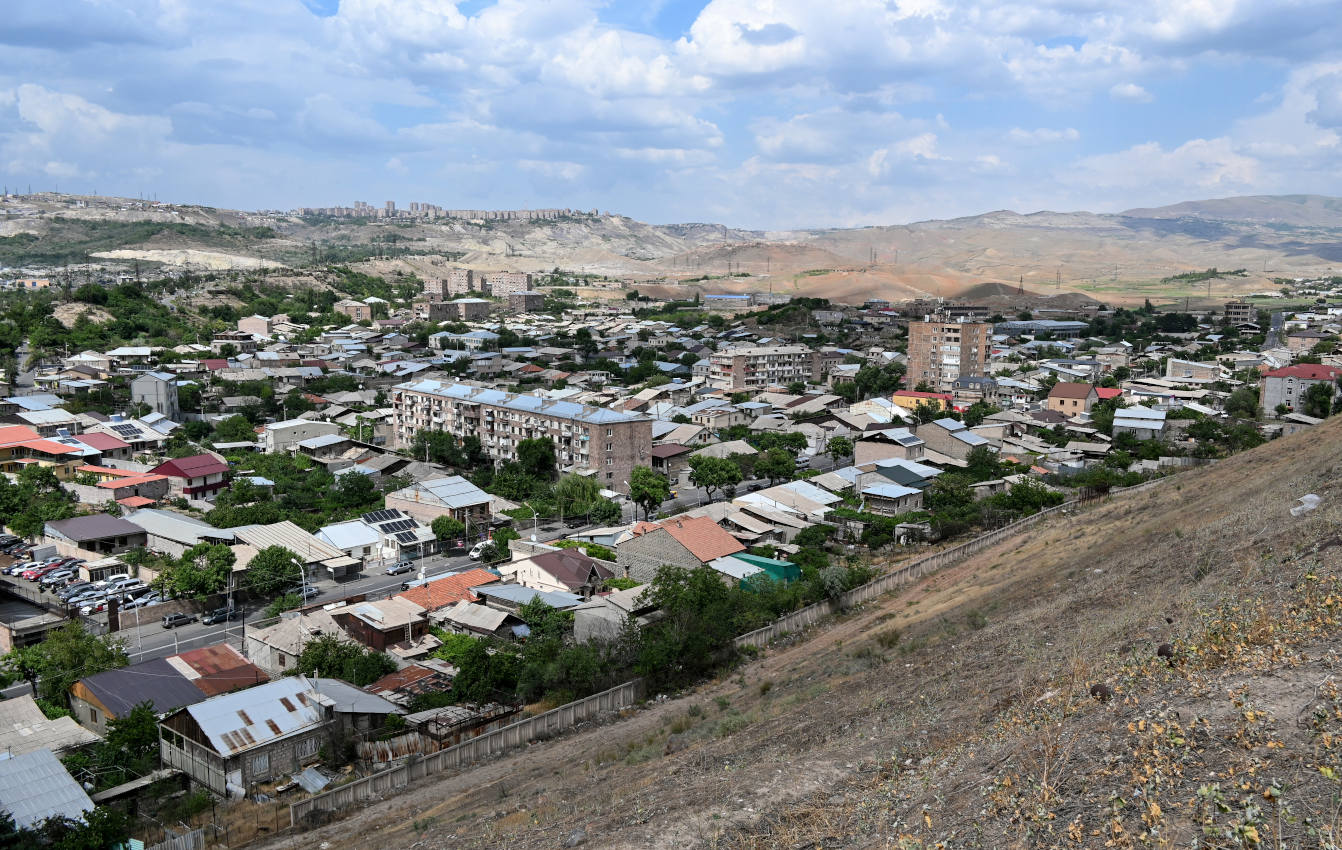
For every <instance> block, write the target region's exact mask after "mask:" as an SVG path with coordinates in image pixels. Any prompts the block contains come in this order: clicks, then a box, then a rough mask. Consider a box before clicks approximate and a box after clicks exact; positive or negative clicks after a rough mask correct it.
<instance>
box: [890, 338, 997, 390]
mask: <svg viewBox="0 0 1342 850" xmlns="http://www.w3.org/2000/svg"><path fill="white" fill-rule="evenodd" d="M992 327H993V326H992V325H990V324H988V323H987V322H943V321H929V322H910V323H909V371H908V382H909V385H910V386H911V387H912V386H917V385H918V384H919V383H922V382H927V383H928V384H930V385H931V386H932V388H933V389H934V390H937V391H940V392H947V391H949V390H950V389H951V385H952V384H953V383H954V382H955V379H956V378H959V377H960V376H961V375H982V374H984V373H985V370H986V367H987V363H988V340H989V338H990V337H991V335H992Z"/></svg>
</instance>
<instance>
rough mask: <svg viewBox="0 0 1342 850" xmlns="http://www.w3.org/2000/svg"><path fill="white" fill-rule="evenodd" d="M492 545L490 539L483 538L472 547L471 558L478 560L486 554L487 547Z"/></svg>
mask: <svg viewBox="0 0 1342 850" xmlns="http://www.w3.org/2000/svg"><path fill="white" fill-rule="evenodd" d="M490 545H492V544H491V543H490V542H489V541H488V540H481V541H480V542H479V543H477V544H475V545H474V546H472V547H471V560H472V561H478V560H480V558H481V557H482V556H483V555H484V554H485V549H486V547H488V546H490Z"/></svg>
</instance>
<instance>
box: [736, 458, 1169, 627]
mask: <svg viewBox="0 0 1342 850" xmlns="http://www.w3.org/2000/svg"><path fill="white" fill-rule="evenodd" d="M1164 480H1165V479H1164V478H1154V479H1152V480H1150V481H1143V482H1142V483H1141V484H1135V485H1133V486H1132V487H1123V488H1119V489H1115V490H1111V491H1110V494H1111V495H1117V494H1119V493H1136V492H1139V491H1141V490H1146V489H1148V488H1150V487H1154V486H1155V485H1156V484H1158V483H1160V482H1161V481H1164ZM1076 504H1077V502H1076V500H1069V501H1066V502H1063V503H1062V504H1061V505H1054V506H1053V507H1051V508H1044V509H1043V510H1041V511H1040V512H1039V513H1037V514H1032V515H1030V516H1027V517H1022V518H1021V519H1018V520H1016V521H1015V522H1012V523H1009V524H1007V525H1004V526H1002V527H1001V528H998V529H994V530H993V531H989V532H987V533H985V534H980V535H979V536H978V537H975V538H974V539H973V540H967V541H965V542H964V543H961V544H960V545H959V546H952V547H951V548H949V549H944V550H942V551H940V552H936V553H934V554H931V555H927V556H926V557H922V558H919V559H917V560H916V561H913V562H911V563H908V564H905V565H904V566H902V567H900V568H899V569H897V570H894V571H892V572H888V573H886V574H885V575H883V576H880V577H879V578H875V579H872V580H871V581H869V582H867V583H866V584H864V585H861V586H859V587H855V588H853V589H852V590H850V591H848V592H847V593H843V594H840V595H839V597H838V598H836V599H826V600H823V601H821V602H817V603H815V604H814V605H808V606H806V607H805V608H801V609H798V610H796V611H793V612H792V613H791V614H784V615H783V616H782V617H779V618H778V619H777V620H774V621H773V622H772V623H770V624H769V625H767V626H765V627H763V628H760V629H756V630H755V631H753V632H746V633H745V634H743V635H740V636H739V637H737V638H736V648H737V649H741V648H743V647H747V646H753V647H757V648H759V647H764V646H767V645H768V644H769V643H770V642H771V641H773V640H777V639H778V638H779V637H781V636H782V635H785V634H789V633H791V632H795V631H798V630H800V629H804V628H806V627H807V626H813V625H815V624H816V623H818V622H819V621H821V620H823V619H824V618H825V617H828V616H830V615H831V614H836V613H838V612H839V611H842V610H844V609H846V608H848V607H850V606H852V605H857V604H859V603H862V602H868V601H870V600H872V599H875V598H876V597H878V596H881V595H883V594H886V593H889V592H890V591H892V590H894V589H895V588H896V587H898V586H900V585H901V584H904V583H906V582H909V581H912V580H913V579H916V578H921V577H922V576H924V575H926V574H927V573H929V572H932V571H933V570H937V569H940V568H941V567H943V566H945V565H947V564H950V563H954V562H956V561H958V560H960V559H961V558H965V557H968V556H969V555H972V554H974V553H975V552H979V551H982V550H984V549H987V548H988V547H989V546H992V545H994V544H996V543H998V542H1000V541H1002V540H1004V539H1006V538H1007V537H1010V536H1012V535H1013V534H1016V533H1017V532H1019V531H1020V530H1021V529H1023V528H1025V527H1027V526H1030V525H1033V524H1034V523H1036V522H1039V521H1040V520H1042V519H1044V518H1045V517H1047V516H1049V515H1050V514H1053V513H1056V512H1058V511H1062V510H1066V509H1068V508H1071V507H1074V506H1075V505H1076Z"/></svg>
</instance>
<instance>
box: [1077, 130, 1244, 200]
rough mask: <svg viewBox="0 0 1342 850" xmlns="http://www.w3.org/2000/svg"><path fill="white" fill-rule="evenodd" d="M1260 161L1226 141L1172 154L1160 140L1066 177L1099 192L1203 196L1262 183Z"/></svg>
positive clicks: (1084, 162)
mask: <svg viewBox="0 0 1342 850" xmlns="http://www.w3.org/2000/svg"><path fill="white" fill-rule="evenodd" d="M1261 176H1262V175H1261V174H1260V171H1259V163H1258V161H1257V160H1256V159H1254V158H1253V157H1250V156H1246V155H1245V154H1243V153H1241V152H1239V151H1238V150H1236V147H1235V145H1234V143H1233V142H1232V141H1231V140H1230V139H1227V138H1218V139H1193V140H1191V141H1188V142H1185V143H1183V144H1182V145H1179V146H1178V147H1177V148H1175V149H1173V150H1165V149H1164V148H1163V147H1161V146H1160V145H1159V144H1157V143H1156V142H1147V143H1145V144H1141V145H1135V146H1133V147H1131V148H1128V149H1127V150H1123V151H1118V152H1116V153H1108V154H1099V155H1096V156H1090V157H1085V158H1083V159H1081V160H1079V161H1078V162H1077V163H1076V164H1075V166H1074V167H1073V168H1072V169H1071V173H1070V174H1069V175H1066V178H1067V179H1069V180H1070V182H1072V183H1073V184H1075V185H1078V186H1090V187H1094V188H1097V189H1120V190H1126V191H1134V190H1136V191H1142V190H1146V191H1149V190H1151V189H1152V188H1154V187H1159V188H1160V191H1161V192H1162V193H1164V195H1165V196H1166V197H1170V196H1171V193H1173V196H1176V197H1189V198H1192V197H1205V195H1200V194H1199V193H1205V192H1213V193H1218V194H1233V193H1236V192H1242V191H1252V190H1254V189H1255V188H1257V187H1258V186H1259V185H1260V178H1261Z"/></svg>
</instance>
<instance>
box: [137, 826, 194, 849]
mask: <svg viewBox="0 0 1342 850" xmlns="http://www.w3.org/2000/svg"><path fill="white" fill-rule="evenodd" d="M144 850H205V830H204V829H193V830H191V831H190V832H184V833H182V834H181V835H174V836H173V837H171V838H168V839H166V840H164V841H160V842H159V843H158V844H155V845H153V846H150V847H145V848H144Z"/></svg>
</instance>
